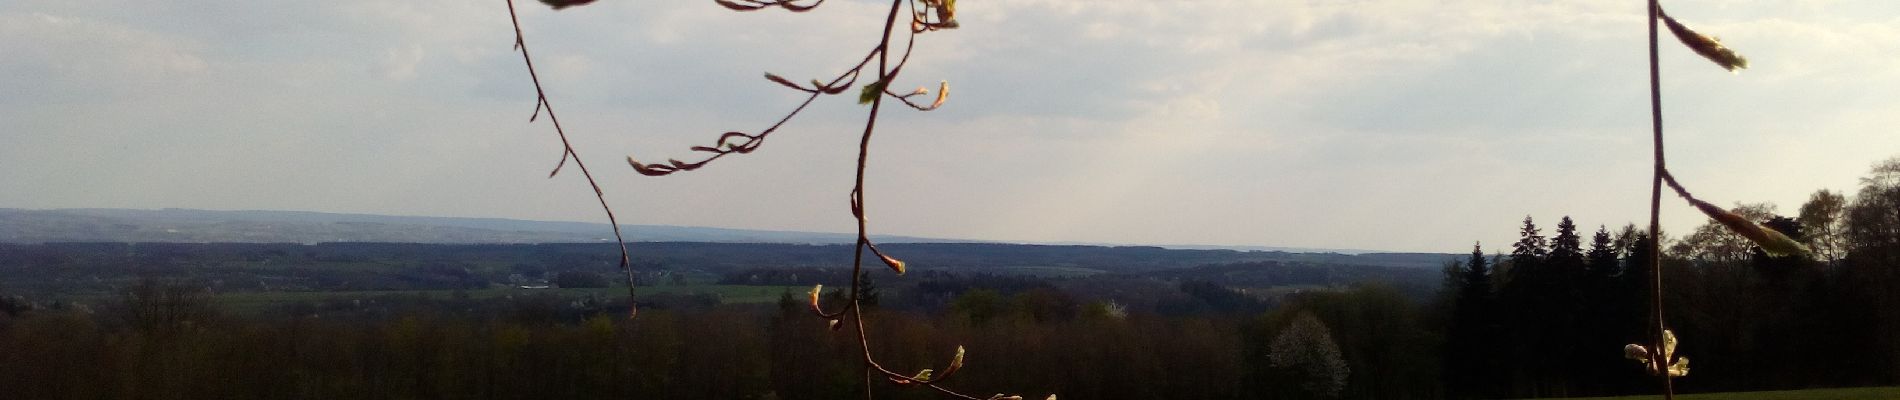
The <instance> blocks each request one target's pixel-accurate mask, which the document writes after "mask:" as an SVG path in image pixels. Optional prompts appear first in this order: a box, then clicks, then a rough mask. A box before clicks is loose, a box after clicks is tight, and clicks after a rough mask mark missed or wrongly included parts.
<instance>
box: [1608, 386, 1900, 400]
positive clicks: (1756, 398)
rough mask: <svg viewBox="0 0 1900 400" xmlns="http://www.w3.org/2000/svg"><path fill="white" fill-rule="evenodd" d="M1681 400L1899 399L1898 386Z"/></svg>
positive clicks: (1638, 399) (1643, 399)
mask: <svg viewBox="0 0 1900 400" xmlns="http://www.w3.org/2000/svg"><path fill="white" fill-rule="evenodd" d="M1661 398H1663V397H1662V395H1648V396H1623V397H1587V398H1580V400H1593V399H1594V400H1650V399H1661ZM1676 398H1677V399H1682V400H1716V399H1724V400H1728V399H1734V400H1884V399H1900V387H1865V388H1841V389H1806V390H1776V391H1767V392H1728V393H1698V394H1684V395H1676Z"/></svg>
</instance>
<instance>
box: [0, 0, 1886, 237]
mask: <svg viewBox="0 0 1900 400" xmlns="http://www.w3.org/2000/svg"><path fill="white" fill-rule="evenodd" d="M885 4H886V3H881V2H866V1H861V0H831V1H829V2H826V3H825V4H824V5H823V6H822V7H820V8H819V9H817V10H815V11H813V12H809V13H803V14H790V13H786V12H783V11H780V10H767V11H761V12H752V13H735V12H731V11H727V10H726V9H724V8H721V7H719V6H718V5H716V4H714V3H713V2H711V1H699V0H691V1H616V0H602V1H600V2H598V3H596V4H594V5H590V6H586V7H579V8H573V9H568V10H564V11H559V12H556V11H552V10H549V9H547V8H546V7H543V6H540V5H539V4H535V3H533V2H532V1H529V2H527V3H526V4H521V11H522V13H523V15H522V18H523V21H522V22H523V24H524V25H526V26H525V28H526V31H527V35H528V40H529V41H530V45H531V46H533V50H534V51H535V54H536V56H537V59H536V61H537V62H538V66H540V67H541V68H542V71H541V72H542V74H543V75H542V78H543V80H544V82H545V83H546V84H547V85H548V89H549V90H550V95H551V96H552V97H553V99H554V101H555V105H556V106H557V107H558V108H557V110H559V111H560V112H561V116H562V117H563V120H562V122H563V124H564V125H566V127H567V128H568V129H569V134H570V135H571V136H572V137H573V139H574V140H575V142H576V145H577V146H579V149H580V151H581V154H582V155H583V156H585V157H586V158H585V159H586V160H587V161H588V162H590V166H591V167H592V168H594V170H595V174H596V175H597V176H598V177H600V178H601V179H602V184H603V185H604V186H605V188H604V189H605V190H606V193H607V195H608V196H609V199H610V201H611V202H612V204H613V205H614V207H615V210H616V211H617V212H618V214H619V216H620V218H621V221H622V222H623V223H637V224H671V225H697V226H715V227H732V228H755V229H788V230H815V231H833V232H845V231H850V230H852V229H854V223H853V221H852V219H851V216H850V214H849V211H848V203H847V201H846V199H847V193H848V192H849V190H850V188H851V182H852V168H853V167H852V165H853V161H854V157H855V154H856V141H857V135H858V131H859V129H860V127H861V123H862V121H863V113H864V111H865V110H866V107H864V106H860V105H858V104H857V102H856V101H855V100H856V99H855V97H856V96H855V95H850V96H836V97H827V98H822V99H820V100H819V102H818V103H816V104H815V105H814V106H813V108H812V109H810V110H808V112H806V113H805V114H803V115H801V116H800V117H799V118H798V119H796V120H794V121H793V122H791V123H790V124H789V125H787V126H786V127H785V128H784V129H782V130H781V131H780V132H779V133H777V134H775V135H774V136H773V138H772V140H771V141H769V142H767V143H766V145H765V146H764V148H763V149H761V150H760V151H758V152H756V153H753V154H749V155H743V156H737V157H728V158H726V159H723V160H720V161H719V162H716V163H714V164H712V165H710V166H709V167H707V168H705V169H702V170H700V171H696V172H692V173H686V174H678V175H674V176H668V177H661V178H651V177H644V176H640V175H638V174H635V173H634V172H633V171H632V170H631V169H630V168H628V167H627V165H626V163H625V162H624V159H625V157H626V156H628V155H632V156H635V157H636V158H640V159H643V160H655V161H657V160H663V159H665V158H669V157H686V156H691V155H692V154H691V153H689V152H688V150H687V148H688V147H690V146H694V145H704V144H709V143H710V142H711V140H712V139H714V138H715V137H716V136H717V134H718V133H720V132H724V131H728V130H743V131H756V130H757V129H760V128H763V127H764V126H766V125H768V124H770V123H771V122H772V121H773V120H776V119H777V118H779V117H780V116H781V115H782V114H783V113H785V112H786V111H789V110H790V109H791V108H792V107H794V106H796V105H797V102H798V101H799V100H800V99H801V97H800V94H799V93H796V92H791V91H789V90H786V89H784V88H781V87H778V86H777V85H774V84H772V83H769V82H767V81H765V80H763V79H761V78H760V74H761V73H762V72H768V71H769V72H774V73H777V74H780V75H783V76H786V77H789V78H792V79H793V80H794V81H804V80H808V79H809V78H816V77H821V76H824V77H828V76H832V75H834V74H836V73H838V72H839V71H841V70H842V68H846V67H848V66H849V65H851V64H852V63H854V62H855V61H856V60H857V58H858V57H860V56H861V55H862V54H864V52H865V51H866V50H868V49H869V48H870V47H871V46H872V45H874V44H875V42H876V38H875V37H876V32H877V30H878V29H879V28H880V27H881V23H882V17H883V13H884V8H883V7H884V6H885ZM1665 5H1666V6H1667V7H1668V9H1669V10H1670V11H1671V14H1672V15H1674V16H1677V17H1678V18H1680V19H1682V20H1683V21H1684V22H1686V23H1688V24H1690V25H1691V26H1692V27H1695V28H1697V29H1700V30H1703V31H1705V32H1708V33H1712V34H1715V35H1717V36H1720V37H1722V38H1723V40H1724V42H1725V43H1727V44H1728V45H1729V46H1730V47H1732V48H1734V49H1736V50H1738V51H1740V52H1741V53H1742V54H1744V55H1746V56H1747V57H1749V59H1750V61H1751V62H1752V65H1751V68H1750V69H1748V70H1746V71H1744V72H1742V73H1740V74H1729V73H1726V72H1723V71H1722V70H1721V69H1720V68H1718V67H1716V66H1715V65H1713V64H1711V63H1709V62H1707V61H1704V60H1702V59H1700V58H1698V57H1696V56H1695V55H1694V54H1693V53H1691V52H1689V51H1688V50H1686V49H1684V48H1682V47H1681V46H1679V45H1677V44H1675V43H1673V40H1672V39H1670V38H1669V37H1668V36H1667V35H1666V34H1665V36H1664V40H1665V41H1669V42H1665V43H1664V45H1665V47H1664V48H1663V52H1662V68H1663V78H1664V83H1663V91H1664V96H1665V103H1664V104H1665V107H1664V108H1665V119H1666V121H1667V122H1668V124H1669V125H1668V132H1669V142H1668V145H1669V146H1670V147H1669V150H1670V151H1669V157H1670V165H1671V166H1672V170H1673V171H1675V173H1676V175H1677V176H1678V177H1679V178H1681V179H1682V181H1683V183H1684V184H1686V185H1688V186H1689V189H1691V190H1692V191H1694V192H1695V193H1696V194H1697V195H1698V196H1700V197H1702V198H1704V199H1706V200H1710V201H1712V202H1716V203H1718V204H1733V203H1735V202H1737V201H1743V202H1773V203H1775V204H1778V205H1779V206H1780V210H1781V211H1782V212H1783V213H1786V214H1792V213H1794V212H1795V211H1796V210H1798V208H1799V206H1800V204H1801V203H1802V202H1803V201H1805V199H1806V198H1807V197H1808V195H1809V194H1810V193H1812V192H1814V191H1815V190H1817V189H1822V188H1828V189H1835V190H1851V189H1853V188H1854V187H1855V185H1856V179H1858V178H1859V177H1860V176H1862V175H1863V174H1864V173H1865V172H1866V170H1867V167H1868V166H1869V165H1870V164H1872V163H1874V162H1876V161H1879V160H1882V159H1885V158H1887V157H1890V156H1893V155H1896V154H1900V129H1897V128H1896V127H1900V98H1897V97H1896V94H1897V93H1900V2H1893V1H1888V0H1864V1H1826V0H1811V1H1736V0H1707V1H1702V0H1672V1H1668V2H1666V4H1665ZM959 13H960V17H959V19H960V20H961V22H962V25H963V28H962V29H959V30H954V31H946V32H937V33H930V34H926V35H922V36H920V37H919V38H918V39H917V49H916V52H917V53H916V54H915V55H914V56H913V60H912V61H911V63H910V67H908V68H907V69H906V70H905V73H904V76H903V77H902V78H901V80H900V81H899V82H897V83H895V84H894V86H897V87H899V88H909V87H913V86H917V85H928V86H931V87H933V88H934V87H935V86H936V83H937V82H938V81H939V80H947V81H949V82H950V83H951V85H952V96H951V98H950V100H949V102H948V103H947V104H946V105H945V106H944V108H943V109H941V110H940V111H937V112H930V113H919V112H913V111H908V110H905V109H899V110H895V111H892V112H889V113H887V114H886V115H884V116H883V117H881V118H880V120H879V121H880V122H881V124H880V129H879V131H878V136H876V138H875V140H874V141H873V151H872V154H871V162H872V165H871V174H870V179H869V182H868V185H869V187H868V189H867V191H868V193H867V196H866V202H867V208H868V212H869V215H870V220H871V227H872V230H873V231H874V232H877V233H885V234H901V235H914V236H930V237H947V238H970V239H988V240H1010V241H1080V242H1108V243H1142V244H1221V245H1267V246H1300V247H1322V248H1353V249H1380V250H1404V251H1431V252H1459V251H1466V250H1468V249H1469V246H1470V245H1471V243H1472V242H1473V241H1483V242H1484V243H1485V244H1486V246H1487V247H1490V248H1491V249H1501V248H1502V247H1501V246H1503V245H1506V244H1508V243H1509V242H1510V241H1512V240H1514V238H1515V226H1516V225H1517V224H1518V222H1519V221H1520V220H1521V219H1523V218H1524V217H1525V216H1526V215H1530V216H1533V217H1535V218H1536V219H1537V220H1538V221H1539V222H1540V223H1541V225H1544V226H1546V232H1548V231H1549V230H1551V228H1549V227H1550V226H1553V225H1555V223H1556V220H1557V219H1558V218H1559V217H1561V216H1564V215H1570V216H1572V217H1574V218H1576V219H1577V220H1578V221H1579V222H1580V223H1581V224H1583V225H1585V226H1586V227H1588V228H1590V229H1594V228H1595V227H1596V226H1597V225H1599V224H1607V225H1611V226H1612V227H1613V228H1614V227H1615V226H1620V225H1622V224H1625V223H1629V222H1637V221H1642V220H1646V218H1647V207H1648V196H1649V169H1648V168H1649V165H1650V164H1649V163H1650V159H1649V154H1650V148H1649V114H1648V103H1647V96H1648V89H1647V81H1646V73H1647V72H1646V67H1645V63H1644V60H1645V57H1646V56H1645V54H1646V53H1645V52H1646V50H1645V47H1644V37H1645V36H1644V35H1645V31H1644V20H1643V18H1644V13H1643V3H1642V1H1640V0H1629V1H1601V0H1579V1H1502V2H1501V1H1495V0H1480V1H1463V0H1450V1H1446V0H1430V1H1347V0H1335V1H1321V0H1312V1H1217V0H1203V1H1195V0H1186V1H1169V0H1087V1H1082V0H975V1H965V2H964V4H962V5H961V7H960V9H959ZM507 18H508V13H507V10H506V8H505V7H504V6H503V2H502V1H501V0H484V1H469V0H410V1H367V0H336V1H241V2H231V1H196V0H191V1H185V0H179V1H41V0H14V1H8V2H4V3H0V207H12V208H72V207H115V208H163V207H183V208H203V209H271V210H310V211H326V212H349V213H375V214H396V215H428V216H461V217H503V218H520V219H537V220H574V221H599V222H604V218H603V217H602V214H601V211H600V210H599V208H598V206H597V205H596V204H595V203H594V201H595V200H594V199H593V197H592V196H591V194H590V193H589V191H588V189H587V187H586V183H585V182H584V181H583V180H582V179H581V176H580V175H579V174H578V173H577V172H578V171H577V170H573V169H569V170H567V171H566V172H563V174H562V175H561V176H558V177H556V178H553V179H547V178H546V176H547V173H548V170H549V168H552V167H553V166H554V163H555V162H556V161H557V160H559V155H560V150H559V145H560V144H559V141H558V140H557V139H556V138H555V136H554V132H553V130H552V127H550V126H549V125H547V124H545V120H543V121H542V122H540V123H533V124H530V123H529V122H528V120H527V119H528V115H529V112H530V111H532V110H533V108H532V107H533V105H534V97H533V87H532V85H531V84H530V83H529V80H528V77H527V75H526V70H525V68H524V67H523V66H522V64H521V59H520V57H519V55H518V54H517V53H514V52H512V51H511V49H510V44H511V42H510V41H511V39H512V32H511V31H510V29H509V25H508V19H507ZM853 94H855V92H853ZM1664 204H1665V205H1666V206H1665V208H1664V211H1663V212H1664V215H1665V229H1669V230H1673V231H1677V232H1682V231H1686V230H1687V229H1689V228H1691V227H1693V226H1694V225H1696V224H1700V223H1702V222H1703V221H1704V218H1703V217H1701V216H1700V215H1697V214H1695V213H1694V211H1693V209H1692V208H1690V207H1688V206H1686V205H1685V204H1684V203H1682V202H1681V201H1680V200H1677V199H1674V198H1673V197H1671V198H1666V199H1665V202H1664ZM635 239H637V238H635Z"/></svg>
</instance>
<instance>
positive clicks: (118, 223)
mask: <svg viewBox="0 0 1900 400" xmlns="http://www.w3.org/2000/svg"><path fill="white" fill-rule="evenodd" d="M621 228H622V229H623V230H625V231H626V234H627V237H628V238H629V239H630V240H633V241H638V242H704V243H787V244H849V243H851V242H852V240H853V239H855V237H856V235H852V234H846V233H833V232H800V231H770V230H751V229H727V228H707V227H693V226H669V225H621ZM873 238H874V239H876V240H877V241H879V242H882V243H890V244H896V243H966V244H969V245H966V246H959V247H934V248H938V249H959V250H975V251H976V252H977V253H987V254H1010V255H1011V256H1012V257H1019V258H1026V259H1038V258H1043V257H1052V258H1050V259H1047V260H1040V261H1041V262H1043V263H1045V264H1062V263H1063V262H1064V261H1067V259H1068V258H1069V257H1082V258H1086V257H1096V256H1101V255H1104V254H1115V253H1117V252H1120V253H1128V252H1136V251H1149V250H1163V249H1170V250H1171V251H1162V252H1155V253H1154V255H1157V256H1158V255H1161V254H1167V255H1169V256H1167V257H1166V258H1179V257H1183V256H1186V255H1190V254H1197V255H1198V254H1223V256H1216V257H1212V258H1206V259H1203V260H1201V261H1203V262H1233V261H1262V260H1277V261H1288V262H1308V263H1324V264H1346V265H1372V266H1388V267H1423V268H1437V267H1439V266H1442V265H1443V263H1444V262H1445V261H1446V260H1450V259H1454V258H1455V257H1457V256H1456V255H1451V254H1432V253H1379V252H1372V251H1365V250H1330V249H1304V248H1284V247H1264V246H1198V245H1170V246H1123V245H1113V244H1093V243H1091V244H1080V243H1069V244H1059V245H1058V244H1033V243H1032V244H1027V245H1036V246H1034V247H1023V246H1017V245H1014V244H1006V243H996V242H984V241H975V240H957V239H939V238H924V237H911V236H888V235H878V236H874V237H873ZM612 240H613V234H612V231H611V230H610V229H609V228H608V226H607V224H600V223H588V222H555V221H527V220H516V219H502V218H452V217H408V216H389V215H370V214H337V213H321V212H307V211H214V210H192V209H178V208H167V209H159V210H134V209H101V208H84V209H55V210H25V209H11V208H0V243H54V242H125V243H305V244H312V243H339V242H353V243H361V242H383V243H425V244H524V243H601V242H610V241H612ZM1017 249H1040V250H1037V251H1034V252H1028V253H1015V254H1011V253H1012V251H1020V250H1017ZM1143 249H1146V250H1143ZM848 253H849V252H848V251H847V252H845V254H848ZM957 253H964V251H958V252H957ZM1053 254H1062V255H1061V256H1055V255H1053ZM1188 258H1201V257H1198V256H1197V257H1188ZM1016 261H1017V262H1022V261H1027V260H1016ZM1177 261H1178V260H1177ZM1170 263H1172V262H1170Z"/></svg>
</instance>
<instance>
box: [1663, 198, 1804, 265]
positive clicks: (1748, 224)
mask: <svg viewBox="0 0 1900 400" xmlns="http://www.w3.org/2000/svg"><path fill="white" fill-rule="evenodd" d="M1688 200H1689V204H1691V205H1694V206H1695V208H1696V209H1697V210H1701V211H1702V213H1703V214H1707V215H1708V216H1709V218H1713V219H1715V222H1718V223H1721V224H1722V226H1724V227H1727V228H1728V229H1729V231H1733V232H1735V233H1736V234H1738V235H1742V237H1745V238H1748V241H1750V242H1755V245H1756V246H1761V250H1762V252H1765V253H1768V255H1771V256H1777V257H1783V256H1791V255H1797V254H1808V253H1809V251H1810V250H1808V246H1807V245H1804V244H1801V242H1797V241H1795V240H1794V238H1790V237H1788V235H1786V234H1783V233H1781V231H1777V230H1774V229H1768V227H1764V226H1761V224H1757V223H1755V221H1750V220H1748V218H1745V217H1742V216H1741V215H1737V214H1735V213H1732V212H1729V211H1728V210H1723V209H1722V208H1721V207H1716V206H1715V205H1714V204H1709V202H1706V201H1702V200H1696V199H1693V198H1692V199H1688Z"/></svg>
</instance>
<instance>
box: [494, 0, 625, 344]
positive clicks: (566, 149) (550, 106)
mask: <svg viewBox="0 0 1900 400" xmlns="http://www.w3.org/2000/svg"><path fill="white" fill-rule="evenodd" d="M507 2H508V22H510V23H513V24H514V27H515V49H518V50H521V62H522V63H525V64H527V65H528V78H529V79H531V80H533V81H534V97H535V100H534V102H535V105H534V110H535V113H534V115H536V116H538V115H540V112H541V110H547V112H548V122H551V123H553V124H554V134H555V135H556V136H559V137H560V138H561V162H559V163H556V164H555V165H554V171H553V172H549V173H548V177H549V178H553V177H554V174H556V173H560V172H561V166H563V165H567V160H568V159H569V158H572V159H574V167H575V168H580V170H581V176H582V177H586V178H587V186H589V187H592V188H593V189H594V199H597V200H600V209H601V211H605V212H607V223H608V224H609V225H612V226H613V229H614V242H616V243H619V244H620V271H621V272H623V273H626V275H627V318H633V317H634V316H635V315H638V314H639V313H640V307H639V305H637V304H635V303H634V289H633V262H632V257H630V256H629V255H628V254H627V239H626V237H625V236H622V235H621V233H620V221H619V220H618V219H616V218H614V209H613V207H609V206H607V195H606V194H603V193H602V192H601V190H600V183H599V182H596V181H594V173H593V172H591V171H588V170H587V164H586V163H584V162H581V154H580V153H578V152H575V151H574V144H573V143H572V142H569V141H568V140H567V131H566V130H563V129H561V119H560V118H559V117H555V116H554V103H551V102H549V101H548V93H547V91H545V90H543V89H542V88H541V76H540V75H538V74H536V73H535V71H534V57H530V56H528V41H527V39H525V37H524V36H523V35H522V34H521V18H520V17H517V16H515V0H507ZM528 120H529V121H530V122H532V121H534V116H530V117H528Z"/></svg>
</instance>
